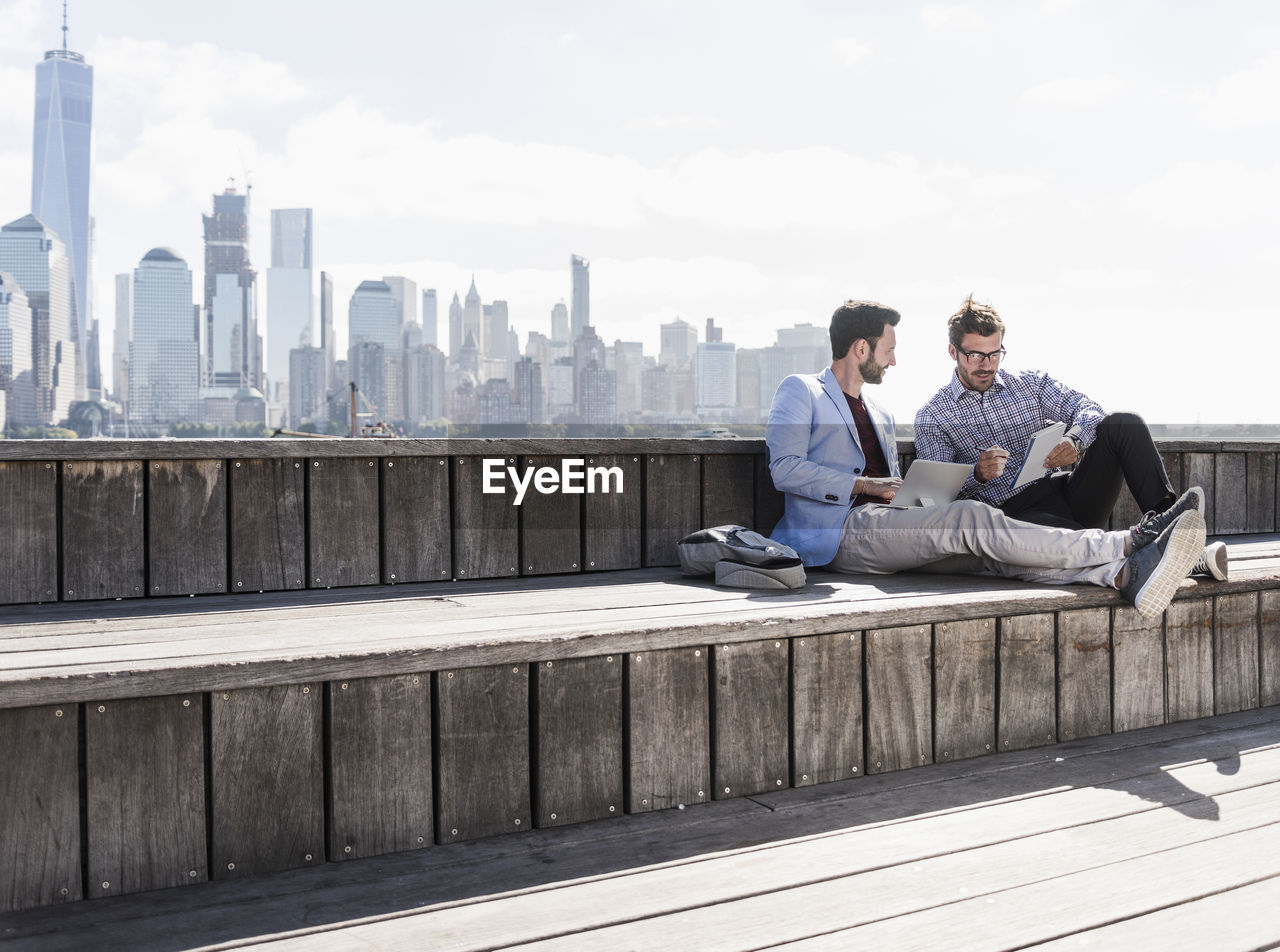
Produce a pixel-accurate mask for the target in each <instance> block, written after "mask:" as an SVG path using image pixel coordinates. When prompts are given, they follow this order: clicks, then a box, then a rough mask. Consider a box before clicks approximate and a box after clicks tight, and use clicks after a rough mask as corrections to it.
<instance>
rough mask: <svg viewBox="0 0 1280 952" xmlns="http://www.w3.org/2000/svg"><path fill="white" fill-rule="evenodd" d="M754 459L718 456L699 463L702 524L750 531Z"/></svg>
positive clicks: (735, 454)
mask: <svg viewBox="0 0 1280 952" xmlns="http://www.w3.org/2000/svg"><path fill="white" fill-rule="evenodd" d="M755 460H756V458H755V457H754V456H747V455H745V454H737V453H731V454H724V455H721V454H719V453H716V454H712V455H709V456H704V457H703V460H702V525H701V526H699V527H698V528H704V527H708V526H728V525H734V526H745V527H746V528H748V529H754V528H755V525H754V524H753V523H754V522H755V516H756V485H755V470H756V466H755Z"/></svg>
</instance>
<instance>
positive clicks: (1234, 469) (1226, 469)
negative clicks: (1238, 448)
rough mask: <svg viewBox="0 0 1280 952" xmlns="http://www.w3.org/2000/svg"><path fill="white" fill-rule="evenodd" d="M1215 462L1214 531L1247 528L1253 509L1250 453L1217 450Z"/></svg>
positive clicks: (1230, 531) (1240, 530) (1227, 531)
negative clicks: (1249, 501)
mask: <svg viewBox="0 0 1280 952" xmlns="http://www.w3.org/2000/svg"><path fill="white" fill-rule="evenodd" d="M1213 462H1214V466H1213V496H1214V504H1213V509H1214V513H1215V517H1214V518H1215V522H1214V528H1213V531H1214V532H1216V533H1218V534H1220V535H1228V534H1239V533H1242V532H1247V531H1248V528H1249V513H1248V499H1247V495H1246V491H1247V488H1248V481H1247V480H1248V475H1247V464H1246V454H1244V453H1215V454H1214V455H1213ZM1205 491H1206V492H1207V491H1208V490H1207V489H1206V490H1205Z"/></svg>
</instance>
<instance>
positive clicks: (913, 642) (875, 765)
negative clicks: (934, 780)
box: [865, 625, 933, 773]
mask: <svg viewBox="0 0 1280 952" xmlns="http://www.w3.org/2000/svg"><path fill="white" fill-rule="evenodd" d="M932 641H933V629H932V627H931V626H929V625H913V626H910V627H904V628H876V629H872V630H870V631H868V632H867V637H866V649H865V650H866V659H867V661H866V672H867V674H866V692H867V713H866V718H867V719H866V732H867V773H887V772H889V771H891V770H901V769H903V768H904V767H918V766H920V765H921V764H927V763H931V762H932V761H933V711H932V702H933V686H932V675H933V672H932V670H931V668H932V661H933V651H932Z"/></svg>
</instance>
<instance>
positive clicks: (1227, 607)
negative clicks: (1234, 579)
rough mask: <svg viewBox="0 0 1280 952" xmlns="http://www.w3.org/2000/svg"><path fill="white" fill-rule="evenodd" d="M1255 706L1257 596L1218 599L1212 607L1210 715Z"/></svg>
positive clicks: (1245, 593) (1243, 593) (1227, 596)
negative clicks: (1211, 692) (1211, 707)
mask: <svg viewBox="0 0 1280 952" xmlns="http://www.w3.org/2000/svg"><path fill="white" fill-rule="evenodd" d="M1257 706H1258V593H1257V592H1241V593H1239V594H1236V595H1221V596H1219V597H1218V598H1216V599H1214V607H1213V713H1215V714H1231V713H1233V712H1235V711H1246V710H1251V709H1252V708H1255V707H1257Z"/></svg>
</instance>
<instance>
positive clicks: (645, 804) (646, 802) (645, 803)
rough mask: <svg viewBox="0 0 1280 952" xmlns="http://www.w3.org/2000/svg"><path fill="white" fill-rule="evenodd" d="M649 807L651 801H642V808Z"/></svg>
mask: <svg viewBox="0 0 1280 952" xmlns="http://www.w3.org/2000/svg"><path fill="white" fill-rule="evenodd" d="M648 805H649V801H648V800H641V801H640V806H642V807H647V806H648Z"/></svg>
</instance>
